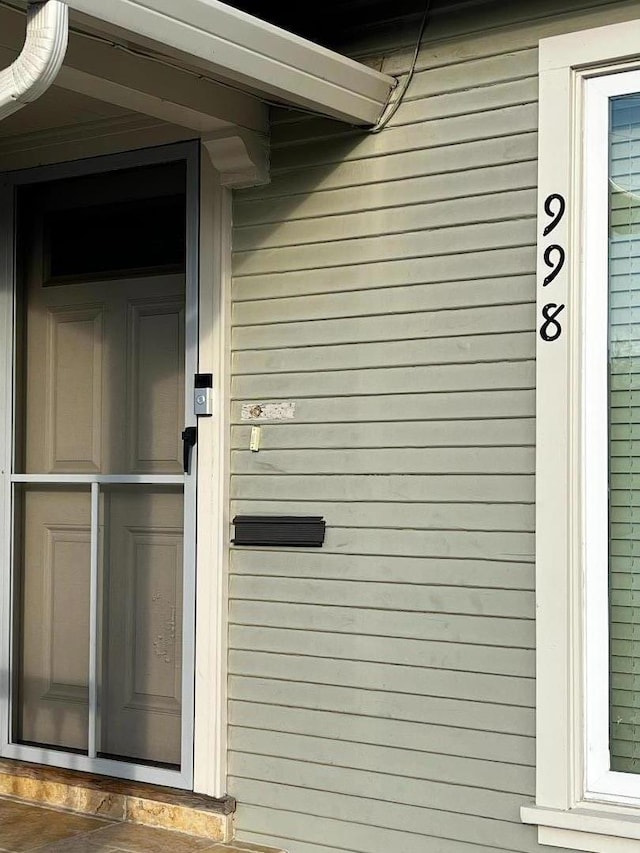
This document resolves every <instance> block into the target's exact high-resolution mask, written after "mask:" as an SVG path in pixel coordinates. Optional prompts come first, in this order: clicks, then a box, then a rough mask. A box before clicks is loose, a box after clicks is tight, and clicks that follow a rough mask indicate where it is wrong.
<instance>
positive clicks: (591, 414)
mask: <svg viewBox="0 0 640 853" xmlns="http://www.w3.org/2000/svg"><path fill="white" fill-rule="evenodd" d="M631 92H640V21H632V22H628V23H624V24H618V25H613V26H609V27H601V28H598V29H595V30H589V31H585V32H580V33H571V34H569V35H563V36H557V37H554V38H550V39H544V40H543V41H541V43H540V128H539V132H540V137H539V179H538V192H539V202H538V205H539V215H538V241H539V242H538V285H537V288H538V305H537V405H536V409H537V410H536V421H537V426H536V447H537V464H536V605H537V613H536V665H537V690H536V710H537V731H536V735H537V746H536V783H537V784H536V805H535V806H532V807H529V806H527V807H524V808H523V809H522V811H521V814H522V819H523V821H525V822H526V823H532V824H537V825H538V841H539V842H540V843H541V844H547V845H551V846H556V847H565V848H573V849H575V850H588V851H593V853H613V851H615V853H627V851H628V853H631V851H637V850H638V841H639V840H640V775H636V774H627V773H617V772H612V771H611V770H610V769H609V645H608V427H607V423H608V409H607V405H608V393H607V325H608V310H607V299H608V284H607V282H608V191H607V177H608V127H609V118H608V103H609V98H610V97H611V96H613V95H623V94H628V93H631ZM556 194H559V195H561V196H562V197H563V198H564V199H565V201H566V210H565V214H564V216H563V217H562V219H561V220H560V221H559V223H558V224H557V226H556V227H555V228H554V229H553V230H552V232H551V233H550V234H548V235H546V236H545V235H544V229H545V227H546V226H547V225H549V223H550V221H551V217H550V215H549V213H548V212H547V211H545V201H546V200H547V199H548V198H549V197H550V196H552V195H556ZM558 207H559V202H558V200H557V199H556V200H555V202H553V203H552V208H553V210H557V209H558ZM551 244H555V245H559V246H561V247H562V248H563V249H564V251H565V253H566V261H565V264H564V267H563V268H562V271H561V272H560V274H559V275H558V276H557V277H556V278H555V279H554V280H553V281H552V282H550V283H549V284H548V285H547V286H543V281H544V279H545V277H546V276H547V275H548V274H549V271H550V270H549V266H548V264H547V263H545V251H546V250H547V249H548V247H549V245H551ZM555 257H557V251H556V254H555ZM550 303H553V304H554V305H555V306H564V308H563V309H562V311H561V313H559V314H558V320H559V322H560V326H561V328H562V333H561V334H560V336H559V337H557V338H555V339H554V340H544V339H543V336H542V335H541V334H540V332H541V329H542V326H543V323H544V321H545V316H544V315H543V309H544V308H545V306H548V305H549V304H550ZM547 316H548V312H547ZM548 329H549V330H550V331H551V332H552V333H554V334H552V337H553V336H555V332H556V331H557V327H554V326H551V327H548Z"/></svg>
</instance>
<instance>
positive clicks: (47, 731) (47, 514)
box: [16, 486, 91, 752]
mask: <svg viewBox="0 0 640 853" xmlns="http://www.w3.org/2000/svg"><path fill="white" fill-rule="evenodd" d="M16 503H17V510H18V511H17V513H16V527H17V528H18V529H17V537H16V543H17V544H18V547H19V552H20V553H21V554H22V555H23V558H22V559H21V560H20V563H21V566H20V573H19V578H18V590H19V593H18V596H19V604H18V608H19V611H20V612H19V620H20V622H21V624H22V625H23V626H24V628H23V631H22V637H21V643H20V646H19V647H18V650H17V655H16V657H17V662H16V663H17V671H18V672H17V674H18V679H17V681H18V684H19V702H18V705H17V707H18V717H17V720H16V729H17V731H16V734H17V737H18V739H19V740H21V741H23V742H26V743H33V744H38V745H46V746H51V747H53V748H58V749H67V750H71V751H74V752H76V751H79V752H86V751H87V748H88V720H89V714H88V707H89V706H88V696H89V692H88V691H89V578H90V563H91V557H90V551H91V544H90V537H91V497H90V492H89V489H88V488H87V487H86V486H85V487H83V488H61V487H56V486H54V487H46V486H21V487H19V488H17V489H16Z"/></svg>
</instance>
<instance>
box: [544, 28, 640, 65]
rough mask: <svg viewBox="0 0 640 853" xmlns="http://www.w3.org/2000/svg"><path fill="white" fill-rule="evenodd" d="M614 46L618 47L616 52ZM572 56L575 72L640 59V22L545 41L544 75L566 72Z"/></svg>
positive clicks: (584, 31)
mask: <svg viewBox="0 0 640 853" xmlns="http://www.w3.org/2000/svg"><path fill="white" fill-rule="evenodd" d="M611 45H615V48H614V51H613V52H612V50H611V49H610V47H611ZM568 56H570V57H571V67H572V68H581V67H585V66H596V65H598V64H602V63H611V62H612V61H613V59H615V62H616V64H619V63H622V62H624V61H625V60H631V59H635V58H638V57H640V20H635V21H625V22H624V23H622V24H609V25H608V26H606V27H597V28H595V29H592V30H582V31H580V32H575V33H566V34H563V35H558V36H551V37H549V38H546V39H543V40H542V41H541V42H540V51H539V70H540V73H543V72H545V71H552V70H553V69H555V68H558V69H560V68H565V67H566V66H567V57H568Z"/></svg>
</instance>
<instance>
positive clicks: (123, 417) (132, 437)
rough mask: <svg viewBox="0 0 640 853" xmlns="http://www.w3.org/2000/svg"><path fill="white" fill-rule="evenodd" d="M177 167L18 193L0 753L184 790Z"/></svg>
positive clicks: (186, 708) (185, 352) (183, 229)
mask: <svg viewBox="0 0 640 853" xmlns="http://www.w3.org/2000/svg"><path fill="white" fill-rule="evenodd" d="M192 167H193V164H191V163H189V162H188V161H186V160H178V161H176V162H170V163H155V164H152V165H145V166H138V167H136V168H127V169H124V168H121V169H113V170H111V171H109V172H108V173H102V174H90V175H84V176H80V177H72V178H66V179H64V180H50V181H47V182H46V183H37V184H32V185H29V186H25V187H21V188H19V189H18V193H17V207H16V210H17V217H16V234H17V241H16V245H17V251H16V273H17V274H16V281H17V290H16V303H15V304H16V314H15V316H16V324H15V327H16V330H17V336H16V347H15V355H16V365H15V383H14V385H15V408H14V411H15V417H14V452H13V457H14V462H13V475H12V477H11V482H12V504H13V554H12V566H13V579H12V586H11V599H12V637H11V652H10V660H11V678H10V712H9V715H8V727H9V744H8V750H7V753H8V754H9V755H11V756H15V757H22V758H25V759H27V760H36V761H41V762H43V763H51V764H57V765H62V766H67V767H74V768H78V769H88V770H91V771H93V772H102V773H107V774H109V775H115V776H120V777H123V778H134V779H139V780H145V781H151V782H158V783H162V784H173V785H177V786H180V787H189V786H190V784H191V774H192V754H191V753H192V731H193V662H192V655H193V609H194V601H193V596H194V593H193V589H194V583H193V577H194V565H193V562H194V552H195V545H194V540H195V531H194V529H193V524H194V518H195V513H194V502H195V476H194V473H193V472H194V471H195V459H194V458H192V457H193V455H194V453H195V449H194V448H191V447H190V446H189V444H185V442H184V441H183V431H184V430H185V428H186V427H187V426H190V425H191V424H193V414H192V411H189V408H188V407H187V406H186V404H185V401H186V398H187V396H188V394H190V393H191V394H192V390H191V389H190V388H189V389H187V388H186V385H187V384H188V383H185V377H192V376H193V373H194V369H195V359H196V348H197V347H196V345H197V341H196V340H194V337H195V330H196V329H197V317H196V307H195V306H196V305H197V299H196V297H197V294H196V292H195V287H194V282H193V281H192V280H191V279H192V276H191V275H190V274H189V272H190V269H191V268H194V265H193V263H192V260H193V259H189V258H188V245H189V239H188V236H189V235H188V227H187V223H188V222H189V220H190V216H189V213H188V208H189V205H190V204H192V199H191V197H190V193H189V192H188V191H187V190H188V186H189V183H190V180H189V174H188V172H189V170H190V169H191V168H192Z"/></svg>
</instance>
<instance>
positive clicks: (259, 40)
mask: <svg viewBox="0 0 640 853" xmlns="http://www.w3.org/2000/svg"><path fill="white" fill-rule="evenodd" d="M66 2H67V3H68V5H69V8H70V9H72V10H73V11H75V12H79V13H81V15H82V16H81V17H76V20H77V21H78V22H79V23H80V24H83V23H86V24H88V25H89V26H92V27H93V28H94V30H96V31H99V32H111V33H112V34H113V35H115V36H116V37H120V38H122V37H125V38H126V39H127V40H128V41H129V42H130V43H133V44H136V43H137V44H139V45H143V46H145V47H147V48H150V49H152V50H155V51H157V52H158V53H159V54H161V55H164V56H170V57H172V58H174V59H176V60H177V61H178V62H184V63H186V64H188V65H189V66H191V67H194V66H196V67H198V68H200V69H202V70H204V71H206V72H207V73H208V74H210V75H212V76H214V77H217V78H218V79H221V80H225V81H228V82H232V83H234V84H236V85H238V86H240V87H241V88H244V89H246V90H249V91H250V92H253V93H256V94H259V95H261V96H262V97H263V98H265V97H266V98H271V99H277V100H278V101H282V102H284V103H288V104H292V105H294V106H299V107H303V108H306V109H310V110H314V111H317V112H320V113H323V114H324V115H328V116H332V117H334V118H338V119H341V120H343V121H348V122H351V123H353V124H369V125H373V124H375V123H376V122H377V120H378V119H379V117H380V115H381V114H382V112H383V110H384V108H385V106H386V105H387V102H388V99H389V96H390V93H391V91H392V89H393V87H394V86H395V80H394V79H393V78H392V77H389V76H388V75H386V74H381V73H380V72H379V71H375V70H373V69H372V68H368V67H367V66H365V65H363V64H362V63H360V62H355V61H354V60H352V59H348V58H346V57H344V56H341V55H340V54H339V53H335V52H334V51H332V50H327V49H326V48H323V47H319V46H318V45H316V44H314V43H313V42H310V41H308V40H307V39H303V38H300V37H299V36H296V35H293V34H292V33H289V32H287V31H286V30H283V29H280V28H279V27H274V26H272V25H271V24H267V23H265V22H264V21H261V20H259V19H258V18H255V17H253V16H252V15H247V14H246V13H245V12H240V11H238V10H237V9H234V8H233V7H231V6H227V5H226V4H225V3H220V2H218V0H99V2H97V0H66ZM84 16H87V18H86V21H85V20H84ZM104 24H106V25H107V27H105V26H104Z"/></svg>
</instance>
